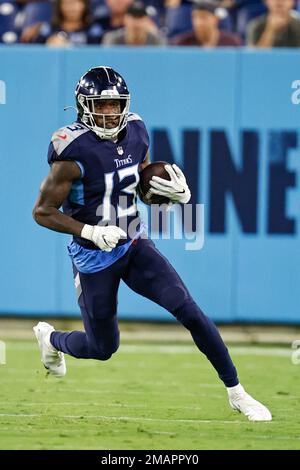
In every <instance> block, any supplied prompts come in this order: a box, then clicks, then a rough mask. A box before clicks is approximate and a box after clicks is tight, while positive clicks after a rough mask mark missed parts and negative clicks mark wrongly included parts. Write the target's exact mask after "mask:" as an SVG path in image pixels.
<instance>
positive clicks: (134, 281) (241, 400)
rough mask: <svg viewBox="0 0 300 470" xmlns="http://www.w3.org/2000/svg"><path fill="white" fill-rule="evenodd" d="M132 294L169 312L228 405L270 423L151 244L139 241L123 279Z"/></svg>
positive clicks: (213, 329)
mask: <svg viewBox="0 0 300 470" xmlns="http://www.w3.org/2000/svg"><path fill="white" fill-rule="evenodd" d="M123 280H124V281H125V282H126V284H127V285H128V286H129V287H130V288H131V289H132V290H134V291H135V292H137V293H139V294H141V295H143V296H144V297H147V298H149V299H150V300H152V301H154V302H156V303H157V304H159V305H161V306H162V307H164V308H166V309H167V310H168V311H169V312H171V313H172V314H173V315H174V316H175V318H176V319H177V320H178V321H179V322H180V323H182V324H183V325H184V326H185V328H187V329H188V330H189V331H190V333H191V335H192V337H193V340H194V342H195V344H196V346H197V347H198V349H199V350H200V351H201V352H202V353H204V354H205V355H206V357H207V358H208V359H209V361H210V362H211V364H212V365H213V367H214V368H215V369H216V371H217V373H218V375H219V377H220V379H221V380H222V381H223V382H224V384H225V386H226V387H227V390H228V394H229V399H230V404H231V406H232V407H233V408H234V409H237V410H238V411H242V412H243V413H244V414H245V415H246V416H248V418H249V419H250V420H270V419H271V414H270V412H269V411H268V410H267V408H265V407H264V406H263V405H261V404H260V403H259V402H257V401H256V400H254V399H253V398H252V397H250V395H248V394H247V393H246V392H245V391H244V389H243V387H242V386H241V385H240V384H239V381H238V377H237V372H236V368H235V366H234V364H233V362H232V360H231V358H230V355H229V352H228V350H227V348H226V346H225V344H224V342H223V340H222V338H221V336H220V334H219V332H218V330H217V328H216V326H215V325H214V323H213V322H212V321H211V320H210V319H209V318H208V317H207V316H206V315H204V313H203V312H202V310H201V309H200V308H199V307H198V305H197V304H196V303H195V301H194V300H193V298H192V297H191V295H190V293H189V291H188V289H187V288H186V286H185V285H184V283H183V282H182V280H181V278H180V277H179V275H178V274H177V272H176V271H175V269H174V268H173V267H172V266H171V264H170V263H169V261H168V260H167V259H166V258H165V257H164V256H163V255H162V254H161V253H160V252H159V251H158V250H157V249H156V248H155V245H154V243H153V242H152V241H151V240H139V241H138V243H137V244H136V245H135V247H134V250H133V251H132V252H131V261H130V263H129V265H128V270H127V272H126V274H125V276H124V277H123Z"/></svg>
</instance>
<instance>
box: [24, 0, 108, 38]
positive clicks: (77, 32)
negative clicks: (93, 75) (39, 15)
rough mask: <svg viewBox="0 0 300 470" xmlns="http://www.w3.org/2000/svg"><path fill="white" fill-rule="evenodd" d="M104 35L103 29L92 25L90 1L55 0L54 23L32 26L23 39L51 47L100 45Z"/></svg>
mask: <svg viewBox="0 0 300 470" xmlns="http://www.w3.org/2000/svg"><path fill="white" fill-rule="evenodd" d="M26 33H27V34H28V35H29V39H28V36H26ZM102 34H103V30H102V28H101V27H100V26H99V25H97V24H93V23H91V18H90V1H89V0H55V1H54V4H53V18H52V22H51V23H38V24H35V25H33V26H31V27H30V28H28V29H27V30H26V31H25V33H24V34H23V38H24V36H25V41H26V40H27V41H28V40H29V41H30V42H35V43H41V44H43V43H46V44H48V45H51V46H68V45H71V44H76V45H79V44H99V42H100V39H101V37H102Z"/></svg>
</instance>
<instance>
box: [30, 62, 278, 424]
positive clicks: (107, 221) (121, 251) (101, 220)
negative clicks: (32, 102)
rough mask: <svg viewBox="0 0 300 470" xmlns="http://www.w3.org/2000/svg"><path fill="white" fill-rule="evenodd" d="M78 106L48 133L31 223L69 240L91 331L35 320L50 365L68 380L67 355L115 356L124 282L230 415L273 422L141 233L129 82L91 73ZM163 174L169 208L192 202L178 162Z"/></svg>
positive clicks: (142, 139) (141, 138) (141, 159)
mask: <svg viewBox="0 0 300 470" xmlns="http://www.w3.org/2000/svg"><path fill="white" fill-rule="evenodd" d="M76 104H77V111H78V117H77V121H76V122H74V123H73V124H71V125H69V126H66V127H63V128H61V129H59V130H58V131H57V132H55V133H54V134H53V136H52V140H51V143H50V146H49V152H48V162H49V164H50V172H49V174H48V176H47V177H46V179H45V180H44V182H43V183H42V185H41V190H40V195H39V197H38V200H37V202H36V204H35V207H34V210H33V216H34V219H35V220H36V222H37V223H38V224H40V225H42V226H44V227H47V228H48V229H50V230H55V231H57V232H62V233H67V234H71V235H73V239H72V241H71V243H70V244H69V246H68V251H69V255H70V257H71V259H72V264H73V271H74V279H75V286H76V290H77V296H78V304H79V307H80V310H81V315H82V319H83V324H84V329H85V331H84V332H82V331H71V332H61V331H55V330H54V328H53V327H52V326H51V325H49V324H48V323H45V322H39V323H38V324H37V325H36V326H35V327H34V332H35V335H36V338H37V340H38V343H39V347H40V350H41V357H42V362H43V364H44V366H45V367H46V369H48V372H49V373H50V374H52V375H54V376H56V377H62V376H64V375H65V373H66V363H65V358H64V354H65V353H66V354H69V355H71V356H73V357H76V358H85V359H98V360H100V361H106V360H108V359H109V358H110V357H111V356H112V354H114V353H115V352H116V351H117V349H118V347H119V329H118V321H117V294H118V288H119V284H120V281H121V279H122V280H123V281H124V282H125V283H126V284H127V285H128V287H130V288H131V289H132V290H133V291H134V292H136V293H137V294H140V295H142V296H144V297H146V298H148V299H150V300H152V301H154V302H156V303H157V304H158V305H160V306H162V307H164V308H165V309H167V310H168V311H169V312H170V313H171V314H172V315H173V316H174V317H175V318H176V319H177V320H178V321H179V322H180V323H182V325H183V326H184V327H185V328H187V329H188V330H189V331H190V333H191V336H192V338H193V340H194V342H195V344H196V346H197V347H198V349H199V350H200V351H201V352H202V353H203V354H205V355H206V357H207V358H208V360H209V361H210V362H211V364H212V365H213V367H214V368H215V370H216V371H217V373H218V375H219V377H220V379H221V380H222V381H223V383H224V385H225V387H226V388H227V392H228V396H229V403H230V405H231V407H232V408H233V409H235V410H238V411H240V412H242V413H244V414H245V415H246V416H247V417H248V419H249V420H251V421H269V420H271V419H272V417H271V413H270V412H269V410H268V409H267V408H266V407H265V406H264V405H262V404H261V403H259V402H258V401H256V400H254V399H253V398H252V397H251V396H250V395H248V394H247V393H246V392H245V390H244V388H243V387H242V385H241V384H240V383H239V380H238V377H237V372H236V368H235V366H234V364H233V362H232V360H231V358H230V355H229V353H228V350H227V348H226V346H225V344H224V342H223V340H222V338H221V336H220V334H219V332H218V330H217V328H216V326H215V325H214V324H213V322H212V321H211V320H210V319H209V318H208V317H207V316H205V315H204V313H203V312H202V310H201V309H200V308H199V306H198V305H197V304H196V303H195V301H194V300H193V298H192V297H191V295H190V293H189V291H188V289H187V287H186V286H185V285H184V283H183V282H182V280H181V278H180V277H179V275H178V274H177V272H176V271H175V269H174V268H173V267H172V266H171V264H170V263H169V261H168V260H167V259H166V258H165V257H164V256H163V255H162V254H161V253H160V252H159V251H158V250H157V249H156V247H155V245H154V243H153V242H152V241H151V240H150V239H147V238H145V237H143V236H141V235H142V231H143V226H142V223H141V221H140V220H139V214H138V212H137V208H136V188H137V185H138V182H139V172H140V171H141V170H142V169H143V168H144V167H145V166H146V165H148V164H149V161H150V159H149V153H148V147H149V137H148V133H147V130H146V127H145V125H144V123H143V121H142V119H141V118H140V117H139V116H138V115H137V114H134V113H131V112H129V105H130V94H129V91H128V88H127V85H126V83H125V81H124V79H123V78H122V77H121V75H120V74H119V73H117V72H116V71H114V70H113V69H112V68H110V67H95V68H92V69H90V70H89V71H88V72H87V73H86V74H85V75H83V76H82V77H81V79H80V81H79V83H78V85H77V87H76ZM166 170H167V171H168V173H169V175H170V180H169V181H168V180H165V179H162V178H159V177H155V178H154V177H153V178H152V180H151V186H152V189H151V191H152V192H153V194H158V195H162V196H166V197H168V198H169V199H170V201H172V202H173V203H188V201H189V199H190V190H189V188H188V185H187V183H186V179H185V177H184V175H183V173H182V171H181V170H180V169H179V168H178V167H177V166H176V165H166ZM61 206H62V208H63V211H61V210H60V207H61ZM124 221H125V224H124Z"/></svg>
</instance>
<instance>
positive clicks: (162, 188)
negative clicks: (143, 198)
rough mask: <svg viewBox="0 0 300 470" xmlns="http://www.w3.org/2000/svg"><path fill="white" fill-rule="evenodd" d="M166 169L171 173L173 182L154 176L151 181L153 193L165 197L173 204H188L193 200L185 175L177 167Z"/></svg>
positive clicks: (171, 166) (169, 166) (167, 167)
mask: <svg viewBox="0 0 300 470" xmlns="http://www.w3.org/2000/svg"><path fill="white" fill-rule="evenodd" d="M165 169H166V171H167V172H168V173H169V175H170V178H171V180H165V179H163V178H160V177H159V176H152V178H151V180H150V184H151V189H150V191H151V193H152V194H158V195H159V196H165V197H167V198H169V199H170V200H171V201H172V202H180V203H183V204H186V203H187V202H189V200H190V198H191V191H190V189H189V187H188V185H187V182H186V179H185V176H184V174H183V173H182V171H181V169H180V168H179V167H178V166H177V165H165Z"/></svg>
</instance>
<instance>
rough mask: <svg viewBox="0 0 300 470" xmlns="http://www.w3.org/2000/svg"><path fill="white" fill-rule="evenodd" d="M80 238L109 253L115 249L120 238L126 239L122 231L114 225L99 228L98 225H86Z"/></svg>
mask: <svg viewBox="0 0 300 470" xmlns="http://www.w3.org/2000/svg"><path fill="white" fill-rule="evenodd" d="M81 237H82V238H86V239H87V240H90V241H91V242H93V243H94V244H95V245H96V246H98V247H99V248H100V250H102V251H107V252H110V251H112V249H113V248H115V247H116V245H117V243H118V241H119V240H120V238H121V237H125V238H126V237H127V235H126V233H125V232H124V230H122V229H121V228H119V227H116V226H115V225H108V226H107V227H101V226H100V225H87V224H85V226H84V227H83V229H82V231H81Z"/></svg>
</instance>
